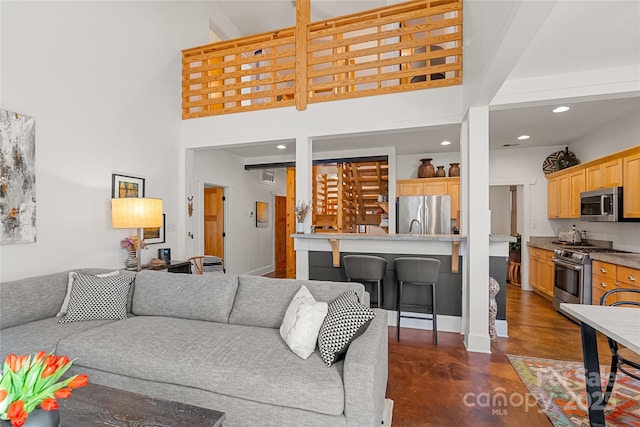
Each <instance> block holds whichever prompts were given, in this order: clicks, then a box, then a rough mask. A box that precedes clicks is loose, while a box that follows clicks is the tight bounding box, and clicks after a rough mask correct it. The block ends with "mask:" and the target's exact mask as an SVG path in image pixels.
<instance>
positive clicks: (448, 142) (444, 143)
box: [440, 141, 451, 145]
mask: <svg viewBox="0 0 640 427" xmlns="http://www.w3.org/2000/svg"><path fill="white" fill-rule="evenodd" d="M440 145H451V141H442V142H441V143H440Z"/></svg>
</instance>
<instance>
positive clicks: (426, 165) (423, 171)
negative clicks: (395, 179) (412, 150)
mask: <svg viewBox="0 0 640 427" xmlns="http://www.w3.org/2000/svg"><path fill="white" fill-rule="evenodd" d="M431 160H433V159H420V161H421V162H422V164H421V165H420V167H419V168H418V178H433V176H434V175H435V173H436V171H435V168H434V167H433V165H432V164H431Z"/></svg>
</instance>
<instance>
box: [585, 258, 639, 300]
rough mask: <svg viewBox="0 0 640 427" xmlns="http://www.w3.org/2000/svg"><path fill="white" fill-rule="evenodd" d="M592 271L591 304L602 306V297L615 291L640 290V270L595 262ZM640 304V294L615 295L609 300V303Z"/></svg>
mask: <svg viewBox="0 0 640 427" xmlns="http://www.w3.org/2000/svg"><path fill="white" fill-rule="evenodd" d="M591 265H592V270H591V276H592V285H591V303H592V304H595V305H600V300H601V299H602V296H603V295H604V294H605V293H606V292H608V291H610V290H613V289H620V288H628V289H640V270H638V269H635V268H630V267H625V266H623V265H616V264H611V263H608V262H602V261H596V260H594V261H593V263H592V264H591ZM622 298H624V300H625V301H637V302H640V294H626V295H624V296H623V297H621V296H620V294H614V295H612V296H611V297H609V298H608V299H607V301H608V303H609V304H611V303H612V302H616V301H621V300H622Z"/></svg>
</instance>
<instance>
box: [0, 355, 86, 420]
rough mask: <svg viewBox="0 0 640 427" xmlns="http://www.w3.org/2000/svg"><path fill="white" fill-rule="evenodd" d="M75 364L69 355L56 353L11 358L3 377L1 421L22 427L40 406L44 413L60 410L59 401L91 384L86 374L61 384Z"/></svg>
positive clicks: (0, 401)
mask: <svg viewBox="0 0 640 427" xmlns="http://www.w3.org/2000/svg"><path fill="white" fill-rule="evenodd" d="M72 364H73V361H71V360H69V358H68V357H67V356H60V357H57V356H55V355H54V354H53V352H51V353H49V354H45V352H44V351H41V352H39V353H37V354H35V355H33V357H31V356H28V355H24V356H16V355H15V354H10V355H8V356H7V358H6V359H5V361H4V366H3V368H2V378H0V419H3V420H9V421H11V425H12V426H14V427H21V426H22V425H24V423H25V421H26V420H27V417H28V416H29V414H30V413H31V412H32V411H33V410H34V409H36V408H37V407H38V406H40V407H41V408H42V409H44V410H45V411H53V410H56V409H58V402H57V401H56V399H64V398H66V397H69V396H71V390H73V389H74V388H78V387H84V386H86V385H87V384H89V381H88V377H87V375H84V374H83V375H76V376H73V377H70V378H66V379H64V380H62V381H60V377H62V375H64V373H65V372H67V370H68V369H69V368H70V367H71V365H72Z"/></svg>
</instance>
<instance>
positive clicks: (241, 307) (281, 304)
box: [229, 276, 366, 328]
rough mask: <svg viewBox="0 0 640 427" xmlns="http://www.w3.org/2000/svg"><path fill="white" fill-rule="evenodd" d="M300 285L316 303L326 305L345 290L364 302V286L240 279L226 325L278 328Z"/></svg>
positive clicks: (254, 277)
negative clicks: (309, 293)
mask: <svg viewBox="0 0 640 427" xmlns="http://www.w3.org/2000/svg"><path fill="white" fill-rule="evenodd" d="M302 285H305V286H306V287H307V289H309V292H311V295H313V297H314V298H315V299H316V301H323V302H327V303H329V302H331V301H333V300H334V299H336V298H337V297H338V296H339V295H340V294H341V293H342V292H344V291H346V290H348V289H352V290H353V291H354V292H356V295H358V298H360V300H361V301H363V300H364V299H365V298H366V296H365V294H366V292H365V290H364V286H363V285H362V284H360V283H355V282H344V283H340V285H341V286H336V283H335V282H323V281H319V280H296V279H271V278H268V277H259V276H239V277H238V293H237V295H236V300H235V302H234V304H233V310H232V311H231V316H229V323H233V324H236V325H246V326H261V327H265V328H279V327H280V325H281V324H282V320H283V319H284V314H285V313H286V311H287V308H288V307H289V303H290V302H291V299H292V298H293V296H294V295H295V294H296V292H298V289H300V286H302ZM343 285H344V286H343Z"/></svg>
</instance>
